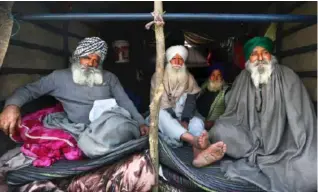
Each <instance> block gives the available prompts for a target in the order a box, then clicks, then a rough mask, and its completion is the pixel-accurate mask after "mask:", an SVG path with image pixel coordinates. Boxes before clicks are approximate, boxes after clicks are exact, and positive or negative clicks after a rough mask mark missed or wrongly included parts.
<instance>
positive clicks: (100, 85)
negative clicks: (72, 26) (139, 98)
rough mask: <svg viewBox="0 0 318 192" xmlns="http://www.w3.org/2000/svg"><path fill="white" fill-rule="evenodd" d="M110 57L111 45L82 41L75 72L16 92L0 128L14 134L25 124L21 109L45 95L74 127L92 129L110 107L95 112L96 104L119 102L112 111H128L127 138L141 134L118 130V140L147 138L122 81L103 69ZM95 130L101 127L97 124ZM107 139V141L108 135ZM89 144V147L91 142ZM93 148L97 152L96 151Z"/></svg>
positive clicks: (53, 76) (50, 77) (75, 55)
mask: <svg viewBox="0 0 318 192" xmlns="http://www.w3.org/2000/svg"><path fill="white" fill-rule="evenodd" d="M106 54H107V44H106V42H105V41H103V40H101V39H100V38H98V37H89V38H85V39H84V40H82V41H80V42H79V44H78V46H77V48H76V50H75V51H74V53H73V55H72V57H71V59H70V62H71V68H69V69H62V70H55V71H54V72H53V73H51V74H49V75H47V76H45V77H42V78H41V79H40V80H38V81H36V82H33V83H30V84H27V85H25V86H24V87H21V88H19V89H17V90H15V92H14V93H13V95H12V96H11V97H9V98H8V99H7V100H6V103H5V108H4V110H3V112H2V113H1V115H0V128H1V129H2V130H3V131H4V132H5V133H6V134H10V135H12V134H14V132H15V129H16V128H17V127H18V126H19V124H20V121H21V115H20V108H21V107H22V106H23V105H24V104H26V103H27V102H30V101H31V100H33V99H36V98H38V97H40V96H42V95H51V96H53V97H55V98H56V99H57V100H58V101H60V102H61V103H62V105H63V108H64V111H65V113H66V115H67V119H68V120H69V121H70V122H71V123H74V124H84V125H85V126H86V125H90V126H93V125H91V123H92V120H91V116H92V118H93V119H97V120H98V118H97V117H96V114H99V115H100V114H101V112H100V109H102V110H105V108H106V107H107V106H104V107H103V106H102V107H99V108H98V107H96V108H93V106H94V107H95V104H96V105H98V103H103V102H102V101H104V100H111V99H115V100H116V105H114V106H115V107H112V108H111V109H113V108H116V106H117V107H120V108H121V109H123V110H121V111H125V112H123V114H125V115H126V116H127V117H125V118H124V119H126V120H127V119H128V120H129V122H130V123H128V122H127V123H126V124H125V125H124V127H126V128H127V130H128V131H127V133H126V134H130V133H132V132H133V130H135V129H134V127H137V133H136V132H134V136H131V135H125V133H123V132H124V131H121V132H119V131H118V130H114V131H115V132H114V135H115V137H116V134H117V136H118V137H119V136H122V137H124V136H125V139H126V140H127V139H128V138H134V137H135V138H136V137H138V136H139V135H146V134H147V133H148V127H147V126H146V125H145V122H144V118H143V117H142V116H141V115H140V114H139V112H138V111H137V109H136V108H135V106H134V104H133V103H132V101H131V100H130V99H129V98H128V96H127V94H126V93H125V91H124V89H123V87H122V86H121V84H120V82H119V80H118V78H117V77H116V76H115V75H114V74H112V73H111V72H109V71H105V70H103V69H102V63H103V61H104V59H105V57H106ZM117 104H118V105H117ZM99 105H100V104H99ZM112 105H113V104H112ZM92 109H94V110H92ZM117 113H118V112H117ZM94 114H95V117H94ZM101 116H102V115H101ZM99 124H102V122H99ZM94 126H97V125H96V123H95V124H94ZM90 128H91V127H90ZM86 130H87V131H86ZM103 130H104V131H105V130H106V129H105V128H104V129H103ZM68 131H70V132H72V131H74V134H75V135H76V134H77V136H78V138H86V136H85V137H84V136H82V135H78V130H76V128H74V130H68ZM139 131H140V134H139ZM75 132H76V133H75ZM84 132H85V134H94V130H89V131H88V129H85V131H84ZM95 132H96V131H95ZM97 132H98V131H97ZM97 132H96V133H95V134H97ZM72 133H73V132H72ZM100 133H101V132H99V135H90V138H96V139H98V138H99V137H103V135H100ZM115 133H116V134H115ZM114 135H113V136H114ZM136 135H137V136H136ZM110 136H111V135H110ZM115 137H114V138H111V139H113V140H114V142H117V143H116V145H118V143H120V139H118V138H115ZM105 138H107V135H106V136H105ZM111 139H108V140H111ZM115 140H116V141H115ZM85 142H86V143H87V141H85ZM100 142H102V144H100V145H103V144H104V141H100ZM105 142H106V141H105ZM114 145H115V144H114ZM87 146H89V145H87ZM84 147H86V146H84ZM90 147H91V149H94V147H92V146H90ZM82 150H83V149H82ZM88 150H89V149H88ZM84 153H85V151H84ZM86 155H87V154H86Z"/></svg>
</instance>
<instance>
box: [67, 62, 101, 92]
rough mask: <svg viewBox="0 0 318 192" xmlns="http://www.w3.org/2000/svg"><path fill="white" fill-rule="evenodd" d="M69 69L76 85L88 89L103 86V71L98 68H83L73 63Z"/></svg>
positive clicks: (77, 63)
mask: <svg viewBox="0 0 318 192" xmlns="http://www.w3.org/2000/svg"><path fill="white" fill-rule="evenodd" d="M71 69H72V74H73V81H74V83H76V84H79V85H83V86H89V87H93V86H94V85H101V84H103V71H102V69H100V68H93V67H89V68H84V67H82V66H81V64H80V63H79V62H73V63H72V67H71Z"/></svg>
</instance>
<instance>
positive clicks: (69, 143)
mask: <svg viewBox="0 0 318 192" xmlns="http://www.w3.org/2000/svg"><path fill="white" fill-rule="evenodd" d="M61 111H63V108H62V106H61V104H58V105H56V106H54V107H50V108H45V109H42V110H39V111H37V112H35V113H31V114H28V115H26V116H24V117H23V118H22V126H21V127H20V128H19V129H17V131H16V133H15V135H13V136H12V139H13V140H14V141H16V142H23V145H22V147H21V151H22V153H23V154H24V155H26V156H28V157H33V158H35V160H34V161H33V165H34V166H37V167H46V166H51V165H52V164H53V163H54V162H56V161H57V160H60V159H67V160H80V159H82V158H83V153H82V151H81V150H80V148H78V146H77V142H76V140H75V138H74V137H73V136H72V135H71V134H70V133H68V132H66V131H64V130H62V129H49V128H46V127H45V126H44V125H43V123H42V120H43V118H44V117H45V116H46V115H48V114H50V113H55V112H61Z"/></svg>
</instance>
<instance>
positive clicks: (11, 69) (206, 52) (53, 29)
mask: <svg viewBox="0 0 318 192" xmlns="http://www.w3.org/2000/svg"><path fill="white" fill-rule="evenodd" d="M4 4H5V2H0V6H1V5H4ZM153 9H154V4H153V2H152V1H145V2H141V1H140V2H132V1H129V2H128V1H127V2H125V1H112V2H107V1H105V2H103V1H100V2H84V1H83V2H76V1H74V2H73V1H70V2H60V1H51V2H50V1H48V2H44V1H43V2H40V1H39V2H36V1H34V2H27V1H19V2H14V5H13V7H12V16H13V17H12V19H13V21H14V22H13V27H12V35H11V38H10V41H9V45H8V48H7V52H6V55H5V57H4V60H3V64H2V66H1V65H0V88H1V91H0V101H1V102H0V110H2V106H3V105H4V101H5V99H6V98H7V97H8V96H10V95H11V94H12V92H13V91H14V90H15V89H16V88H18V87H20V86H23V85H25V84H27V83H30V82H33V81H36V80H38V79H39V78H40V77H42V76H44V75H47V74H49V73H51V72H52V71H54V70H56V69H64V68H68V67H69V57H70V56H71V54H72V52H73V51H74V49H75V48H76V46H77V43H78V42H79V41H80V40H82V39H83V38H85V37H90V36H98V37H100V38H102V39H103V40H105V41H106V42H107V44H108V47H109V49H108V53H107V56H106V60H105V61H104V64H103V68H104V69H106V70H109V71H111V72H112V73H114V74H115V75H116V76H117V77H118V78H119V80H120V82H121V84H122V86H123V87H124V89H125V91H126V93H127V94H128V95H129V97H130V99H131V100H132V101H133V102H134V104H135V106H136V107H137V109H138V111H139V112H140V113H141V114H145V113H147V112H148V111H149V104H150V101H149V100H150V99H149V93H150V80H151V77H152V75H153V73H154V72H155V66H156V60H155V58H156V46H155V45H156V44H155V42H156V40H155V32H154V30H153V29H150V30H146V29H145V25H146V24H147V23H148V22H150V21H134V19H127V21H114V20H113V21H97V20H94V21H87V20H84V21H79V20H75V21H72V20H68V21H55V20H47V21H23V20H18V19H15V16H18V15H19V14H23V15H31V14H49V13H52V14H58V13H61V14H62V13H87V14H90V13H109V14H111V13H149V14H150V12H152V11H153ZM163 10H164V11H165V13H167V14H168V13H198V14H200V13H215V14H218V13H220V14H222V13H229V14H268V15H270V14H295V15H317V2H316V1H311V2H309V1H308V2H307V1H291V2H288V1H284V2H278V1H251V2H247V1H245V2H240V1H233V2H221V1H218V2H200V1H193V2H191V1H186V2H182V1H179V2H172V1H169V2H168V1H167V2H165V1H164V2H163ZM0 13H1V10H0ZM0 15H1V14H0ZM0 28H1V25H0ZM164 34H165V47H166V48H168V47H169V46H171V45H184V46H186V47H187V49H188V50H189V53H190V54H189V58H188V61H187V62H186V64H187V68H188V70H189V71H190V72H191V73H192V74H193V75H194V77H195V79H196V80H197V82H198V84H199V85H201V84H202V83H203V82H204V80H205V79H206V78H207V77H208V76H209V68H210V67H211V66H212V65H214V64H221V65H223V66H224V69H225V75H224V79H225V81H226V82H228V83H229V84H231V83H233V81H234V80H235V78H236V77H237V75H238V74H239V73H240V72H241V71H242V70H243V69H244V63H245V61H244V59H242V57H243V53H242V47H243V45H244V43H245V42H246V41H247V40H248V39H250V38H252V37H254V36H268V37H270V38H272V40H273V41H274V43H275V47H276V48H275V53H274V54H275V55H276V56H277V57H278V59H279V62H280V63H281V64H282V65H286V66H288V67H290V68H291V69H293V70H294V71H295V72H296V73H297V74H298V75H299V77H300V79H301V80H302V81H303V83H304V85H305V87H306V89H307V91H308V93H309V95H310V97H311V100H312V102H313V103H314V106H315V107H316V103H317V22H312V23H301V22H279V23H275V22H271V21H267V22H257V21H252V20H251V21H242V22H237V21H235V22H234V21H230V19H229V21H218V20H217V19H216V20H213V21H182V20H180V21H166V22H165V25H164ZM119 41H124V42H125V43H127V44H128V47H129V55H128V56H127V61H125V62H120V61H119V58H118V55H117V54H118V53H117V52H116V43H118V42H119ZM55 102H56V101H55V99H53V98H52V97H46V96H45V97H43V98H39V99H37V100H36V101H32V102H31V103H29V104H27V105H25V106H24V107H23V110H22V112H23V114H27V113H29V112H32V111H35V110H38V109H41V108H43V107H46V106H50V105H52V103H55ZM0 140H1V141H4V143H7V144H1V145H0V155H2V154H3V153H4V152H5V151H6V150H8V148H10V146H11V143H10V141H8V139H7V138H5V137H4V136H3V135H2V134H1V139H0Z"/></svg>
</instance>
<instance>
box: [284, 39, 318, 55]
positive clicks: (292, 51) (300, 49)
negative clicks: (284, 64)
mask: <svg viewBox="0 0 318 192" xmlns="http://www.w3.org/2000/svg"><path fill="white" fill-rule="evenodd" d="M310 51H317V43H315V44H311V45H307V46H303V47H297V48H294V49H289V50H286V51H282V52H281V53H280V57H281V58H283V57H287V56H292V55H297V54H302V53H307V52H310Z"/></svg>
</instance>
